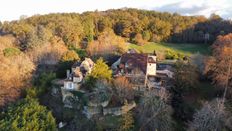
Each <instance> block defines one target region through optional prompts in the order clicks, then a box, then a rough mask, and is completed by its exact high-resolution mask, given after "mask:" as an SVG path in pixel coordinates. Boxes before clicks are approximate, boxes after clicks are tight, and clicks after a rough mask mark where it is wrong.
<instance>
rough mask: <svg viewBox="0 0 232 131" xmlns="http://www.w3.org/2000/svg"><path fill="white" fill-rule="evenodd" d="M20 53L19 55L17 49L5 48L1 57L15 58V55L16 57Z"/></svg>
mask: <svg viewBox="0 0 232 131" xmlns="http://www.w3.org/2000/svg"><path fill="white" fill-rule="evenodd" d="M20 53H21V51H20V50H19V49H18V48H14V47H11V48H5V49H4V50H3V55H4V56H6V57H10V56H16V55H18V54H20Z"/></svg>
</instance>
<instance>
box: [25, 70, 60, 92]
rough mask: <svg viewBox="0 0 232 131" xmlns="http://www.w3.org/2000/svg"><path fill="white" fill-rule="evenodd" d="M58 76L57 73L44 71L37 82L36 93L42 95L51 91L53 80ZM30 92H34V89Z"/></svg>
mask: <svg viewBox="0 0 232 131" xmlns="http://www.w3.org/2000/svg"><path fill="white" fill-rule="evenodd" d="M55 78H56V74H55V73H51V72H50V73H42V74H41V75H40V76H39V78H38V82H36V83H35V85H36V87H35V90H36V94H37V96H40V95H42V94H44V93H45V92H47V91H49V90H50V89H51V86H52V83H51V82H52V80H54V79H55ZM29 93H33V91H29Z"/></svg>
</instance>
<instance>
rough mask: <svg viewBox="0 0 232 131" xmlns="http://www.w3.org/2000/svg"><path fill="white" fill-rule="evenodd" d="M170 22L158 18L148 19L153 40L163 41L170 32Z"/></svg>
mask: <svg viewBox="0 0 232 131" xmlns="http://www.w3.org/2000/svg"><path fill="white" fill-rule="evenodd" d="M171 28H172V26H171V24H170V23H169V22H165V21H162V20H160V19H153V20H152V21H150V24H149V29H150V31H151V32H152V33H153V36H152V39H153V41H158V42H159V41H165V40H167V39H168V37H169V36H170V34H171Z"/></svg>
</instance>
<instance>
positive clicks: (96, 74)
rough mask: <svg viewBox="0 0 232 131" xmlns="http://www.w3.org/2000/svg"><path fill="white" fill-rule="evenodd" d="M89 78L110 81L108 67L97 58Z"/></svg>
mask: <svg viewBox="0 0 232 131" xmlns="http://www.w3.org/2000/svg"><path fill="white" fill-rule="evenodd" d="M90 76H91V77H93V78H95V79H103V80H104V79H105V80H111V78H112V70H110V68H109V66H108V65H107V64H106V63H105V62H104V61H103V59H102V58H99V59H98V60H97V62H96V64H95V65H94V67H93V70H92V72H91V73H90Z"/></svg>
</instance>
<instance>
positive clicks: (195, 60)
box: [0, 8, 232, 131]
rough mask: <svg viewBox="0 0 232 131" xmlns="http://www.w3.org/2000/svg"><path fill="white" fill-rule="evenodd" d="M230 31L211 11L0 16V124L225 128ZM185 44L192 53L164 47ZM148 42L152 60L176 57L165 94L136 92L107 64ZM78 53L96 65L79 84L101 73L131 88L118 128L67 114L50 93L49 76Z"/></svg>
mask: <svg viewBox="0 0 232 131" xmlns="http://www.w3.org/2000/svg"><path fill="white" fill-rule="evenodd" d="M230 33H232V21H230V20H225V19H223V18H221V17H220V16H219V15H216V14H211V16H210V17H209V18H206V17H205V16H182V15H180V14H178V13H168V12H157V11H150V10H140V9H133V8H122V9H110V10H107V11H97V10H96V11H93V12H90V11H89V12H84V13H81V14H79V13H54V14H47V15H34V16H31V17H25V16H22V17H21V18H20V19H19V20H15V21H5V22H0V111H1V113H0V130H4V131H8V130H9V131H11V130H28V131H30V130H57V125H58V122H60V121H63V120H64V121H68V125H67V128H66V130H107V129H108V130H112V129H115V128H118V129H119V130H125V131H130V130H140V131H142V130H167V131H169V130H202V131H203V130H228V131H229V130H232V127H231V125H232V118H231V115H230V114H231V113H232V110H231V106H232V104H231V101H232V99H231V92H232V88H231V86H232V69H230V68H231V64H232V56H231V55H232V44H231V43H232V34H230ZM162 43H164V44H162ZM167 43H168V44H167ZM153 45H154V46H153ZM189 45H190V46H189ZM191 45H196V48H195V49H194V52H191V53H186V52H188V51H182V52H180V51H179V50H172V49H168V48H169V46H170V47H171V48H175V47H178V46H179V47H180V48H181V47H182V48H181V49H183V50H185V48H188V50H191V49H192V47H193V46H191ZM199 45H200V46H199ZM161 46H165V48H163V47H161ZM188 46H189V47H188ZM142 47H146V48H144V49H142ZM151 47H152V48H153V47H154V48H159V50H158V51H157V54H158V60H166V59H169V60H170V59H171V60H176V61H177V62H176V63H175V65H174V67H175V71H174V73H175V78H174V79H173V85H172V87H171V89H170V90H169V93H167V94H165V96H163V95H164V94H159V97H160V98H157V97H155V96H154V95H153V94H152V93H145V95H144V98H141V99H140V95H138V94H136V93H134V92H133V93H130V91H131V90H130V89H129V90H128V89H124V87H125V88H130V87H131V85H130V83H128V81H127V80H124V79H116V80H115V79H113V78H112V71H111V70H110V66H111V64H112V63H113V62H115V61H116V60H117V59H118V58H119V56H121V55H122V54H124V53H126V52H127V51H128V49H129V48H135V49H138V50H139V51H140V52H141V53H147V52H149V53H150V52H151ZM194 47H195V46H194ZM198 47H202V48H201V49H200V48H198ZM148 50H149V51H148ZM208 50H210V51H208ZM152 51H153V50H152ZM196 52H200V53H196ZM202 52H203V53H202ZM85 57H89V58H91V59H93V61H94V62H96V63H97V66H96V68H97V67H98V69H95V70H94V72H93V73H92V74H91V75H92V76H91V75H90V76H89V77H88V78H87V79H86V81H87V82H86V85H84V86H86V88H88V89H92V88H95V87H97V83H98V82H99V81H100V83H101V80H103V79H104V81H107V82H108V84H109V83H110V84H109V85H108V86H112V88H113V87H115V88H116V89H115V90H116V91H115V92H116V93H115V92H114V93H115V94H114V95H115V96H118V97H119V98H118V99H119V100H121V99H127V98H128V97H129V96H130V95H132V94H133V95H132V96H133V98H134V99H135V100H137V99H139V100H138V101H139V102H138V103H139V104H138V105H139V106H138V109H136V110H135V111H133V112H129V113H128V114H126V115H124V116H122V118H120V122H118V123H119V126H117V125H118V123H117V122H115V121H114V122H115V123H117V124H115V123H114V124H115V125H114V124H113V125H114V126H117V127H114V126H113V127H108V125H107V126H106V127H107V128H106V127H104V126H103V125H104V124H105V123H103V124H100V121H99V123H97V122H98V120H97V119H95V120H87V119H86V118H82V117H79V115H80V113H78V112H75V115H73V114H72V113H73V111H70V110H67V109H64V108H63V107H61V105H62V104H61V103H59V102H57V101H55V100H53V98H52V97H51V96H50V95H49V94H50V92H51V90H52V89H51V86H52V80H54V79H58V78H65V75H66V70H67V69H70V68H71V66H72V65H73V64H74V63H75V62H76V61H81V60H84V58H85ZM184 59H188V60H189V62H187V63H186V62H185V61H183V60H184ZM122 83H123V84H122ZM202 86H205V88H204V89H203V88H201V87H202ZM128 92H129V93H128ZM117 93H118V94H117ZM120 93H122V94H120ZM123 93H124V94H123ZM194 93H195V94H197V95H195V94H194ZM136 95H137V96H136ZM166 95H167V96H166ZM189 96H190V97H189ZM137 97H138V98H137ZM163 97H164V98H163ZM217 97H220V98H217ZM193 98H195V99H194V100H192V99H193ZM59 99H61V98H59ZM128 99H129V98H128ZM140 100H141V101H142V102H140ZM51 101H52V102H53V103H52V104H51ZM146 102H147V103H146ZM188 102H190V103H188ZM191 102H192V103H191ZM191 104H192V105H191ZM149 114H156V115H157V117H155V118H154V117H150V116H149ZM206 116H207V117H206ZM111 120H114V119H111ZM147 120H148V121H147ZM28 121H30V122H28ZM106 121H107V120H106ZM146 121H147V123H146ZM150 121H151V122H150ZM143 122H144V123H143ZM151 123H156V124H151ZM64 130H65V129H64Z"/></svg>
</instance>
